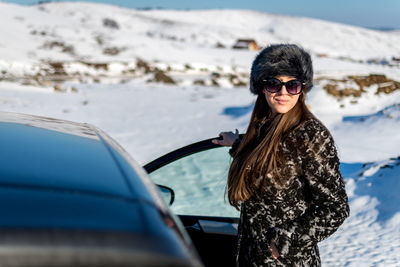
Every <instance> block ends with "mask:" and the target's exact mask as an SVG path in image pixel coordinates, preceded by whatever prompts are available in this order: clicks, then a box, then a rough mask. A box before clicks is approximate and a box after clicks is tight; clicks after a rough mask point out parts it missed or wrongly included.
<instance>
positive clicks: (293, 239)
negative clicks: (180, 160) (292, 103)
mask: <svg viewBox="0 0 400 267" xmlns="http://www.w3.org/2000/svg"><path fill="white" fill-rule="evenodd" d="M278 149H279V151H280V152H281V153H282V155H283V159H284V162H285V165H284V166H282V168H281V169H280V170H278V171H279V173H281V175H283V177H285V179H286V184H285V185H284V186H283V188H281V189H277V188H276V187H275V186H268V187H266V188H265V190H264V191H263V195H262V197H255V196H253V197H251V198H250V199H248V200H247V201H245V202H244V203H242V205H241V216H240V223H239V231H238V253H237V265H238V266H320V265H321V261H320V257H319V251H318V246H317V243H318V242H319V241H321V240H323V239H325V238H327V237H328V236H330V235H331V234H333V233H334V232H335V231H336V230H337V229H338V227H339V226H340V225H341V224H342V223H343V221H344V220H345V219H346V218H347V217H348V216H349V206H348V199H347V195H346V192H345V188H344V183H343V179H342V177H341V174H340V172H339V159H338V157H337V153H336V148H335V145H334V141H333V139H332V136H331V135H330V133H329V131H328V130H327V129H326V128H325V126H323V125H322V124H321V123H320V122H319V121H318V120H316V119H308V120H306V121H305V122H304V123H303V124H302V125H301V126H300V127H299V128H297V129H296V130H294V131H292V132H291V133H289V134H288V136H287V137H286V138H285V139H284V140H283V142H282V143H281V144H280V145H279V148H278ZM234 152H235V151H234V150H233V153H231V154H234ZM233 156H234V155H233ZM266 176H267V177H268V176H270V174H267V175H266ZM272 239H273V240H275V242H276V246H277V249H278V251H279V253H280V256H279V258H278V259H276V260H275V259H274V258H273V257H272V255H271V252H270V249H269V243H270V241H271V240H272Z"/></svg>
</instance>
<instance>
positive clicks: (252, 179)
mask: <svg viewBox="0 0 400 267" xmlns="http://www.w3.org/2000/svg"><path fill="white" fill-rule="evenodd" d="M305 97H306V92H302V93H301V94H300V95H299V99H298V101H297V103H296V105H295V106H294V107H293V108H292V109H291V110H289V111H288V112H287V113H285V114H277V115H275V116H273V115H272V113H271V110H270V108H269V106H268V103H267V101H266V98H265V95H264V94H263V93H260V94H258V97H257V100H256V103H255V106H254V109H253V113H252V115H251V119H250V123H249V126H248V128H247V132H246V134H245V135H244V137H243V139H242V141H241V143H240V145H239V147H238V149H237V152H236V155H235V157H234V159H233V161H232V164H231V166H230V169H229V174H228V184H227V193H228V199H229V203H230V204H231V205H232V206H234V207H236V208H237V209H239V205H240V203H242V202H243V201H246V200H247V199H249V198H250V197H251V196H252V195H257V194H259V193H258V192H260V189H261V188H262V187H263V186H265V185H266V184H268V183H269V184H274V185H278V186H279V185H283V184H284V182H285V180H284V177H282V176H281V175H279V173H278V172H277V169H278V167H279V166H280V155H279V153H278V152H279V151H278V145H279V144H280V143H281V141H282V140H283V138H284V137H285V136H286V135H287V134H288V133H289V132H290V131H291V130H293V129H295V128H297V127H299V126H300V125H301V123H302V122H303V121H304V120H306V118H308V117H310V116H313V115H312V114H311V112H310V111H309V110H308V108H307V106H306V104H305ZM268 173H270V174H272V175H269V176H268V177H266V174H268Z"/></svg>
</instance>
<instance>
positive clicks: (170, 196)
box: [157, 184, 175, 206]
mask: <svg viewBox="0 0 400 267" xmlns="http://www.w3.org/2000/svg"><path fill="white" fill-rule="evenodd" d="M157 187H158V189H159V190H160V193H161V196H162V198H163V199H164V201H165V202H166V203H168V204H169V205H170V206H171V205H172V203H174V201H175V192H174V190H173V189H172V188H170V187H168V186H165V185H159V184H158V185H157Z"/></svg>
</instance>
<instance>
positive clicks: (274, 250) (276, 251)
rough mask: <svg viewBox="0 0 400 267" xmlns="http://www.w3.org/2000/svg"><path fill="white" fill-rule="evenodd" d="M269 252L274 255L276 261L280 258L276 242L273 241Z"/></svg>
mask: <svg viewBox="0 0 400 267" xmlns="http://www.w3.org/2000/svg"><path fill="white" fill-rule="evenodd" d="M269 250H270V251H271V253H272V257H273V258H274V259H275V260H276V259H277V258H279V252H278V249H277V248H276V245H275V240H271V244H270V245H269Z"/></svg>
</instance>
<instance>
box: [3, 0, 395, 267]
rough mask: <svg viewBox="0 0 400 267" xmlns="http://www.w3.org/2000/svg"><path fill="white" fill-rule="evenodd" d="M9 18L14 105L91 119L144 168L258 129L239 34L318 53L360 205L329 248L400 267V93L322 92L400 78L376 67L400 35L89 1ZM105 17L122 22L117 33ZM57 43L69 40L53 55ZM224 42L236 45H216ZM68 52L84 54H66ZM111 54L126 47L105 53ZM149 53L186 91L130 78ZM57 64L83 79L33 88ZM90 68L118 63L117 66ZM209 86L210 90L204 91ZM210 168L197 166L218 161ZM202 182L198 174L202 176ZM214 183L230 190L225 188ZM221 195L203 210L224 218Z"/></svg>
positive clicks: (6, 90)
mask: <svg viewBox="0 0 400 267" xmlns="http://www.w3.org/2000/svg"><path fill="white" fill-rule="evenodd" d="M109 14H113V15H112V16H110V15H109ZM0 16H1V17H2V21H3V23H2V24H0V32H1V33H2V34H3V35H2V38H1V40H0V104H1V110H2V111H9V112H19V113H29V114H36V115H44V116H49V117H55V118H61V119H67V120H72V121H77V122H87V123H91V124H93V125H95V126H97V127H99V128H101V129H103V130H104V131H105V132H107V133H108V134H109V135H110V136H111V137H113V138H114V139H116V140H117V141H118V142H119V143H120V144H121V145H122V146H123V147H124V148H125V149H126V150H127V151H128V152H129V154H130V155H132V156H133V158H135V159H136V160H137V161H138V162H139V163H140V164H145V163H147V162H149V161H151V160H152V159H154V158H156V157H158V156H161V155H163V154H165V153H167V152H170V151H171V150H174V149H176V148H179V147H182V146H184V145H187V144H190V143H193V142H196V141H199V140H202V139H206V138H210V137H214V136H217V135H218V133H219V132H220V131H227V130H232V131H233V130H234V129H236V128H237V129H239V131H240V132H244V131H245V130H246V127H247V124H248V120H249V117H250V115H251V110H252V107H253V103H254V100H255V96H253V95H251V94H250V92H249V90H248V88H247V86H234V85H233V84H232V82H231V81H230V78H229V75H232V74H235V75H237V77H238V78H237V79H239V80H244V81H246V82H247V79H248V72H249V69H250V65H251V62H252V60H253V59H254V57H255V55H256V53H257V52H254V51H245V50H232V49H230V47H231V46H232V45H233V44H234V43H235V41H236V39H243V38H253V39H255V40H256V41H257V42H258V43H259V44H260V45H265V44H268V43H273V42H285V43H286V42H294V43H298V44H301V45H302V46H303V47H305V48H306V49H308V50H309V51H310V52H311V54H312V56H313V61H314V67H315V77H316V78H319V79H320V80H319V81H316V83H315V87H314V88H313V89H312V90H311V92H310V93H309V94H308V96H307V104H308V105H309V107H310V109H311V110H312V112H313V113H314V114H316V115H317V117H318V118H320V119H321V121H322V122H323V123H324V124H325V125H326V126H327V127H328V128H329V129H330V131H331V133H332V135H333V137H334V139H335V141H336V144H337V147H338V151H339V156H340V159H341V161H342V165H341V168H342V174H343V177H344V178H345V182H346V190H347V193H348V196H349V200H350V208H351V215H350V217H349V219H348V220H346V222H345V223H344V225H343V226H342V227H341V228H340V229H339V231H338V232H337V233H335V234H334V235H333V236H332V237H330V238H328V239H327V240H325V241H323V242H322V243H321V245H320V251H321V256H322V259H323V264H324V266H357V267H358V266H399V263H400V232H399V231H400V208H399V205H398V203H400V198H399V196H398V194H397V192H398V190H399V189H400V182H399V181H400V180H399V179H400V177H399V173H400V166H399V165H400V160H399V158H398V157H399V155H400V151H399V148H400V135H399V132H400V90H396V91H394V92H392V93H390V94H376V93H375V92H376V89H377V86H378V85H372V86H370V87H368V88H365V89H366V91H365V92H364V93H363V94H362V95H361V97H347V98H343V99H338V98H336V97H334V96H332V95H329V94H328V93H327V91H326V90H324V89H323V87H324V83H325V82H326V80H324V77H329V78H334V79H343V78H345V77H348V76H349V75H361V76H364V75H369V74H384V75H386V77H388V78H390V79H393V80H397V81H399V77H400V66H399V65H395V64H394V65H391V66H390V65H385V64H367V63H366V61H367V60H369V59H387V60H390V59H391V58H392V57H399V56H400V46H398V45H397V44H398V43H400V35H399V34H397V33H391V32H380V31H373V30H367V29H363V28H358V27H354V26H348V25H343V24H337V23H331V22H326V21H321V20H315V19H309V18H299V17H289V16H281V15H275V14H268V13H261V12H254V11H246V10H204V11H172V10H151V11H143V10H130V9H124V8H119V7H114V6H107V5H102V4H90V3H61V2H60V3H52V4H46V5H33V6H18V5H14V4H8V3H3V2H0ZM105 18H109V19H112V20H114V21H115V22H116V23H117V25H118V26H119V28H111V27H105V26H104V24H103V20H104V19H105ZM293 25H296V27H293ZM51 42H58V44H59V45H58V46H54V47H53V48H46V44H49V43H51ZM218 42H219V43H221V44H223V45H225V46H226V48H216V44H217V43H218ZM61 44H62V45H61ZM68 46H70V47H73V49H72V52H68V51H67V52H65V51H64V52H63V49H65V48H66V47H68ZM110 47H117V48H119V49H120V52H119V53H117V54H115V55H110V54H105V53H104V49H105V48H110ZM318 54H326V55H327V57H325V56H324V57H321V56H318ZM138 59H142V60H145V61H146V62H147V63H149V64H150V65H151V67H152V68H156V67H157V68H158V69H161V70H167V69H170V71H169V72H168V74H169V75H170V76H171V77H172V78H174V79H175V80H176V81H177V84H175V85H173V84H171V85H166V84H162V83H154V82H148V80H149V79H152V78H153V76H152V75H153V73H152V72H150V73H145V72H144V71H139V70H136V72H134V73H132V74H130V73H129V70H132V69H135V68H136V63H137V60H138ZM49 61H50V62H63V63H64V65H63V66H64V70H65V73H66V74H65V75H67V76H68V75H69V77H70V78H68V77H67V78H65V79H64V80H63V81H61V82H60V83H59V84H57V82H55V81H54V80H48V81H47V80H44V81H43V82H42V83H40V84H35V83H32V82H31V81H32V79H33V78H32V77H35V75H38V73H40V75H41V76H40V75H38V76H37V77H39V78H44V77H46V75H48V74H49V73H50V70H51V69H50V70H49V69H48V68H49V65H48V62H49ZM88 63H107V69H101V68H99V69H96V68H93V67H92V66H90V64H88ZM127 73H128V74H127ZM213 73H214V74H213ZM215 73H217V74H218V75H220V76H221V77H219V78H218V80H217V81H218V83H219V86H217V85H212V79H211V78H210V77H212V75H216V74H215ZM39 78H37V79H38V80H40V79H39ZM199 79H202V80H204V83H205V84H206V85H205V86H202V85H195V84H194V83H193V82H194V81H195V80H199ZM27 81H30V83H29V82H27ZM55 84H57V85H59V86H60V88H61V89H60V90H59V91H56V90H55V89H54V87H55ZM341 86H344V87H345V86H354V84H351V83H350V82H349V83H346V84H341ZM207 160H209V159H208V158H207V157H205V158H204V161H198V162H197V163H196V164H198V165H201V164H211V163H210V161H207ZM202 162H204V163H202ZM207 162H208V163H207ZM212 170H214V168H210V169H209V170H208V171H210V172H212ZM187 171H188V173H190V172H191V171H192V172H193V169H188V170H187ZM198 175H199V174H198V173H196V172H193V173H191V177H192V178H193V179H192V182H193V181H195V180H196V177H198ZM213 175H219V174H217V173H215V174H213ZM205 182H206V183H208V185H207V186H208V187H210V188H216V187H218V188H220V190H223V186H224V183H223V181H212V180H210V181H205ZM215 182H216V183H215ZM195 185H196V183H193V187H194V186H195ZM184 189H185V188H183V189H182V190H184ZM186 189H188V188H186ZM189 189H190V188H189ZM177 190H180V189H177ZM195 197H199V198H204V196H195ZM207 199H210V198H209V197H207ZM212 201H213V198H211V201H210V202H206V203H204V207H203V208H204V210H212V208H213V204H214V203H213V202H212ZM181 207H182V206H181Z"/></svg>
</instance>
